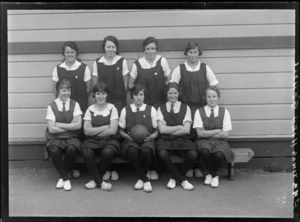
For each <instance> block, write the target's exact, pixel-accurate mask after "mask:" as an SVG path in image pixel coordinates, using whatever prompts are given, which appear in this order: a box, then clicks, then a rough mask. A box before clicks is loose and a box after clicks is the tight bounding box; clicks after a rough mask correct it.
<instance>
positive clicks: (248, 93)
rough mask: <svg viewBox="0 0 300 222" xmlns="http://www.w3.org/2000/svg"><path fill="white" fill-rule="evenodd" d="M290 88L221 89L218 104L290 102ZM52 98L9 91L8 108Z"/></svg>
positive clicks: (35, 105) (30, 105)
mask: <svg viewBox="0 0 300 222" xmlns="http://www.w3.org/2000/svg"><path fill="white" fill-rule="evenodd" d="M292 93H293V90H292V89H245V90H241V89H239V90H223V91H222V97H221V98H220V102H219V103H220V104H221V105H223V104H226V105H239V104H254V105H255V104H280V103H282V104H292V102H293V98H292V95H293V94H292ZM53 99H54V95H53V93H22V94H21V93H9V95H8V107H9V108H41V107H46V106H47V105H48V104H49V103H50V102H51V101H52V100H53Z"/></svg>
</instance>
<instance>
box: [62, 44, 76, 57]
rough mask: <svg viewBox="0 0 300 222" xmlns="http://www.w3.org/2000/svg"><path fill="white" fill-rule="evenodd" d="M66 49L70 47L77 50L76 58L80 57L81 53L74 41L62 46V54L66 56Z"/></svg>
mask: <svg viewBox="0 0 300 222" xmlns="http://www.w3.org/2000/svg"><path fill="white" fill-rule="evenodd" d="M66 47H70V48H71V49H73V50H75V51H76V56H78V55H79V52H78V46H77V44H76V43H75V42H73V41H68V42H65V43H64V44H63V46H62V54H63V55H65V49H66Z"/></svg>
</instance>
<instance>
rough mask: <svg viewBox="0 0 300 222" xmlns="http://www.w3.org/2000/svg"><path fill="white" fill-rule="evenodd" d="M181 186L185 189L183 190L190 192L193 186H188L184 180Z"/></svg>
mask: <svg viewBox="0 0 300 222" xmlns="http://www.w3.org/2000/svg"><path fill="white" fill-rule="evenodd" d="M181 186H182V187H183V188H184V189H185V190H192V189H194V186H193V185H192V184H190V183H189V182H188V181H187V180H184V181H182V182H181Z"/></svg>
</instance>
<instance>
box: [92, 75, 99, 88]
mask: <svg viewBox="0 0 300 222" xmlns="http://www.w3.org/2000/svg"><path fill="white" fill-rule="evenodd" d="M92 80H93V84H92V87H91V88H93V87H94V86H95V85H96V83H97V82H98V77H97V76H92Z"/></svg>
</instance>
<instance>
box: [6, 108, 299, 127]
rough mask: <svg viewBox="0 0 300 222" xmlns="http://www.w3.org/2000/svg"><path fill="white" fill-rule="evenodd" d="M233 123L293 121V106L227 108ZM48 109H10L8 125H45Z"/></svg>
mask: <svg viewBox="0 0 300 222" xmlns="http://www.w3.org/2000/svg"><path fill="white" fill-rule="evenodd" d="M226 108H227V109H228V110H229V113H230V117H231V120H232V121H236V120H239V121H242V120H279V119H280V120H289V121H290V120H291V119H292V118H293V116H294V110H293V109H291V105H280V104H276V105H255V106H254V105H240V106H237V105H234V106H226ZM25 117H26V118H25ZM45 117H46V107H43V108H20V109H9V112H8V123H10V124H13V123H45V121H46V120H45Z"/></svg>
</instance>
